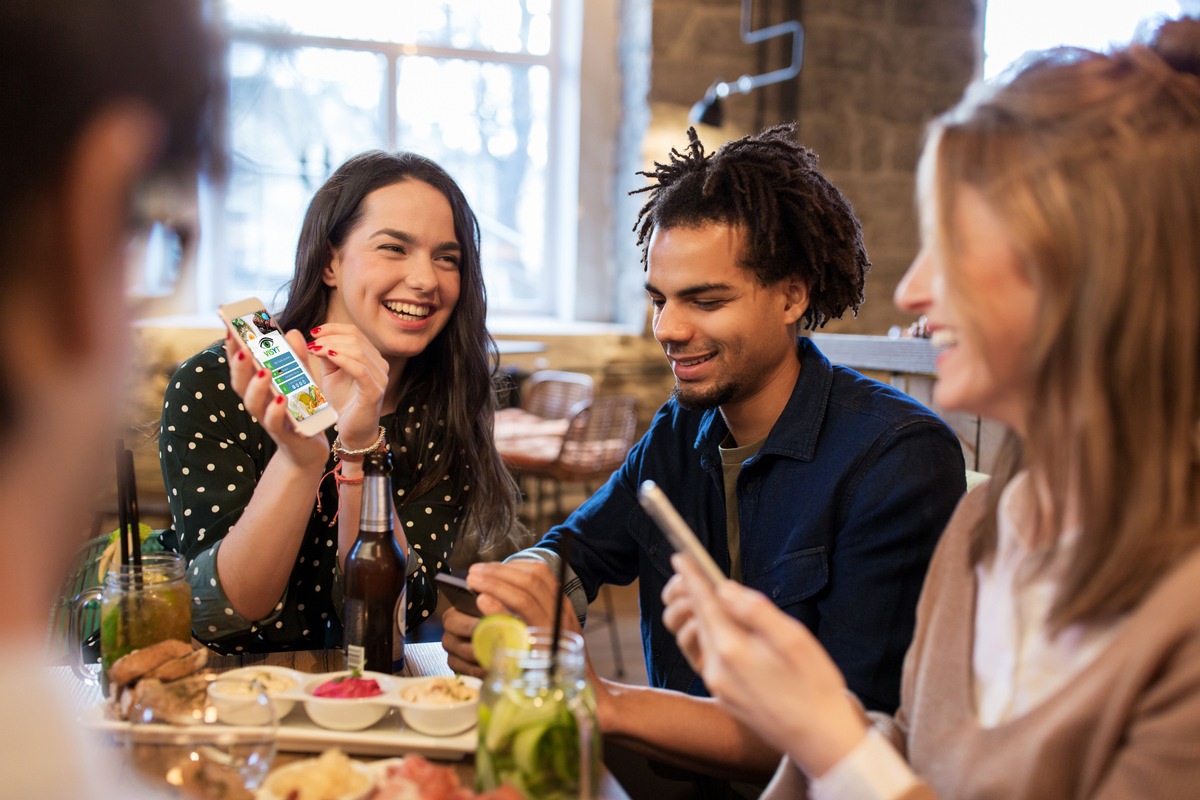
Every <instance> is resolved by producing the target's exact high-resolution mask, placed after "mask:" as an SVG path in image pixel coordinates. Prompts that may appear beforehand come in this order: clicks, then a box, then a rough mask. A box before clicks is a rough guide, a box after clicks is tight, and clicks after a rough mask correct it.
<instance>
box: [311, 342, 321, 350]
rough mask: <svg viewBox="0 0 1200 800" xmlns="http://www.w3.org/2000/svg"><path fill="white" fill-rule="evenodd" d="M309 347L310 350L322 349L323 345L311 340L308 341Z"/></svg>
mask: <svg viewBox="0 0 1200 800" xmlns="http://www.w3.org/2000/svg"><path fill="white" fill-rule="evenodd" d="M308 349H309V350H320V349H321V345H319V344H317V343H316V342H309V343H308Z"/></svg>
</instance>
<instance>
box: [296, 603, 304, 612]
mask: <svg viewBox="0 0 1200 800" xmlns="http://www.w3.org/2000/svg"><path fill="white" fill-rule="evenodd" d="M296 610H297V611H303V610H304V603H297V604H296Z"/></svg>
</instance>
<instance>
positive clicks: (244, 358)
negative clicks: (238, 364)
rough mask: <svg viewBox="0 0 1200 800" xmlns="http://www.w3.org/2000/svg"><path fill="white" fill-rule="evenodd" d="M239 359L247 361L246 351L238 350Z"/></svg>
mask: <svg viewBox="0 0 1200 800" xmlns="http://www.w3.org/2000/svg"><path fill="white" fill-rule="evenodd" d="M237 359H238V361H245V360H246V351H245V350H238V354H237Z"/></svg>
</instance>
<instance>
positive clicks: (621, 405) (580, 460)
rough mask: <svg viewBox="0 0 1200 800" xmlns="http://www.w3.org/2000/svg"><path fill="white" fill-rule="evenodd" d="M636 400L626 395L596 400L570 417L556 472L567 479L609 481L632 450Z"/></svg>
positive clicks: (635, 420) (609, 396)
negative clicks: (604, 479) (630, 449)
mask: <svg viewBox="0 0 1200 800" xmlns="http://www.w3.org/2000/svg"><path fill="white" fill-rule="evenodd" d="M636 431H637V399H636V398H634V397H630V396H628V395H605V396H602V397H596V398H593V399H592V400H591V402H590V403H587V404H585V405H584V406H582V407H580V409H579V410H578V411H577V412H576V413H575V415H574V416H572V417H571V422H570V424H569V425H568V426H567V433H566V436H565V437H564V438H563V444H562V450H561V451H560V452H559V456H558V461H557V464H556V468H557V471H558V472H559V473H560V474H561V475H562V476H563V477H566V478H573V479H576V480H584V479H586V478H589V477H608V475H609V474H611V473H612V471H613V470H615V469H616V468H617V467H619V466H621V463H622V462H623V461H624V460H625V456H626V455H627V454H628V453H629V448H631V447H633V442H634V435H635V433H636Z"/></svg>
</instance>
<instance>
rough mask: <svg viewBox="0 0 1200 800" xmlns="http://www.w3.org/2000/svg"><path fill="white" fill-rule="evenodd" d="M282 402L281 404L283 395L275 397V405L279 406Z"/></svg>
mask: <svg viewBox="0 0 1200 800" xmlns="http://www.w3.org/2000/svg"><path fill="white" fill-rule="evenodd" d="M282 402H283V395H281V394H277V395H275V405H279V404H280V403H282Z"/></svg>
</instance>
